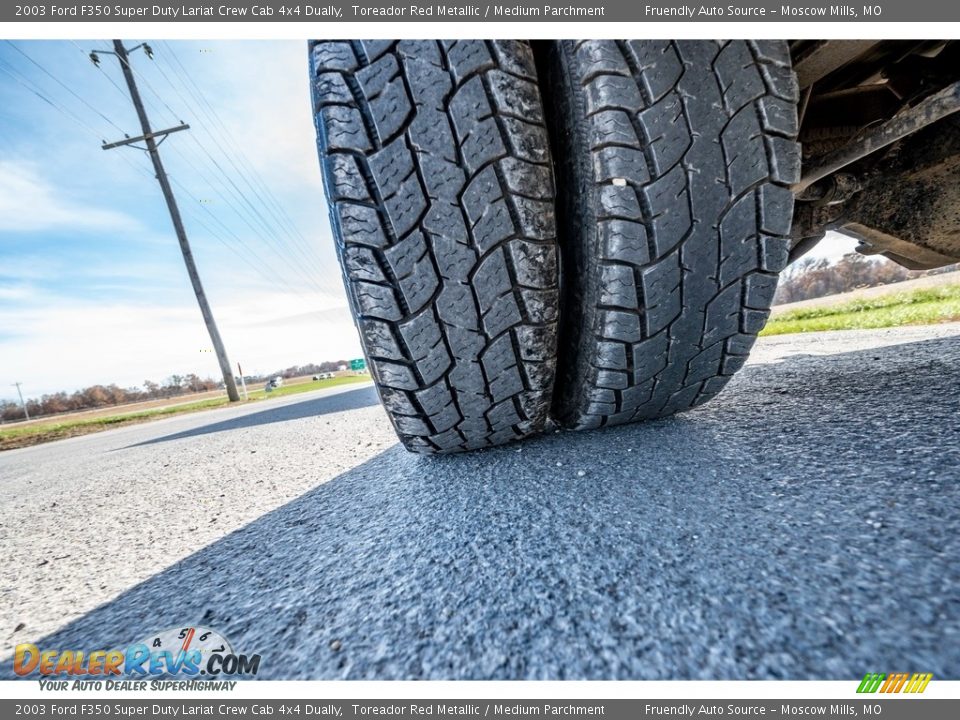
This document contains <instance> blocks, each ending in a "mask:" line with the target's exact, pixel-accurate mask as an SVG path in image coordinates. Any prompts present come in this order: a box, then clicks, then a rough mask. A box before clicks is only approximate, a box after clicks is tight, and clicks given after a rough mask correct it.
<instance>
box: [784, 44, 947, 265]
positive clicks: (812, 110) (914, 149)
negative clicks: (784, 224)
mask: <svg viewBox="0 0 960 720" xmlns="http://www.w3.org/2000/svg"><path fill="white" fill-rule="evenodd" d="M790 52H791V55H792V58H793V65H794V70H795V71H796V73H797V79H798V82H799V87H800V106H799V115H800V141H801V143H802V148H803V150H802V152H803V175H802V178H801V180H800V182H799V183H797V184H796V185H794V191H795V194H796V201H797V202H796V205H795V211H794V223H793V231H792V238H791V252H790V258H791V260H795V259H797V258H799V257H800V256H801V255H803V254H804V253H805V252H807V251H808V250H810V249H811V248H812V247H814V246H815V245H816V244H817V243H818V242H819V241H820V240H821V239H822V238H823V237H824V234H825V233H826V231H827V230H836V231H838V232H841V233H844V234H846V235H850V236H853V237H855V238H857V239H858V240H859V241H860V245H859V246H858V248H857V250H858V251H859V252H861V253H863V254H867V255H874V254H879V255H884V256H886V257H888V258H889V259H891V260H894V261H896V262H898V263H900V264H901V265H904V266H906V267H909V268H911V269H929V268H935V267H940V266H943V265H949V264H951V263H955V262H960V116H958V115H956V113H957V111H958V110H960V82H958V77H960V70H958V69H960V42H956V41H929V40H925V41H908V40H897V41H879V40H819V41H814V40H798V41H794V42H792V43H790Z"/></svg>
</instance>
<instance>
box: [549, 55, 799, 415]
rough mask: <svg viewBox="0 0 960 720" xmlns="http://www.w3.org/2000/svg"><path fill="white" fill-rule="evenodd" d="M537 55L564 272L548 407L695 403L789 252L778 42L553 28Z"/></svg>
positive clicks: (786, 120)
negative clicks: (623, 37) (549, 124)
mask: <svg viewBox="0 0 960 720" xmlns="http://www.w3.org/2000/svg"><path fill="white" fill-rule="evenodd" d="M546 58H547V59H546V74H547V80H546V81H545V85H544V87H551V88H553V90H552V91H551V92H550V93H549V95H550V96H549V97H548V103H549V104H551V105H552V110H553V114H552V117H553V118H554V123H560V124H561V125H560V126H557V127H554V128H553V130H554V133H553V134H554V142H555V147H554V155H555V158H556V162H557V175H558V185H559V187H560V188H561V197H560V208H559V213H558V223H559V227H560V228H561V245H562V247H563V252H564V267H565V269H566V270H565V272H566V273H567V280H565V290H564V298H563V303H564V324H563V327H562V329H561V347H563V348H565V349H566V352H565V354H564V355H563V356H562V357H561V358H560V369H559V371H558V389H557V393H556V396H555V400H554V413H555V415H556V416H557V418H558V420H559V421H560V422H561V423H563V424H564V425H566V426H568V427H573V428H592V427H600V426H604V425H612V424H618V423H623V422H631V421H635V420H641V419H647V418H655V417H661V416H664V415H669V414H671V413H674V412H677V411H681V410H684V409H687V408H689V407H692V406H695V405H698V404H700V403H703V402H705V401H707V400H709V399H710V398H712V397H714V396H715V395H716V394H717V393H718V392H719V391H720V390H721V389H722V388H723V387H724V385H725V384H726V383H727V382H728V380H729V379H730V377H731V376H732V375H733V374H734V373H735V372H736V371H737V370H738V369H739V368H740V367H741V366H742V365H743V364H744V362H745V360H746V358H747V355H748V353H749V351H750V348H751V346H752V345H753V342H754V340H755V339H756V335H757V333H758V332H759V331H760V329H761V328H762V327H763V325H764V323H765V321H766V318H767V316H768V313H769V307H770V304H771V302H772V300H773V294H774V291H775V289H776V283H777V274H778V273H779V271H780V270H781V269H782V268H783V267H784V266H785V264H786V261H787V250H788V247H789V240H788V235H789V231H790V222H791V219H792V208H793V196H792V193H791V191H790V189H789V186H790V184H791V183H793V182H795V181H796V180H797V179H798V176H799V169H800V153H799V146H798V145H797V143H796V142H795V140H796V134H797V110H796V107H797V99H798V98H797V96H798V90H797V83H796V80H795V78H794V75H793V72H792V71H791V66H790V61H789V51H788V49H787V46H786V43H783V42H780V41H749V42H748V41H731V42H718V41H666V40H664V41H650V40H638V41H583V42H574V41H558V42H556V43H552V44H551V45H550V47H549V49H548V51H547V55H546ZM564 231H567V233H568V234H567V235H566V236H564V234H563V233H564ZM571 275H572V276H573V277H570V276H571Z"/></svg>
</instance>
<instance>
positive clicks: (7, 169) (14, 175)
mask: <svg viewBox="0 0 960 720" xmlns="http://www.w3.org/2000/svg"><path fill="white" fill-rule="evenodd" d="M139 227H140V224H139V223H138V222H137V221H136V220H134V219H133V218H131V217H129V216H128V215H124V214H123V213H119V212H116V211H114V210H106V209H103V208H99V207H96V206H94V205H91V204H90V203H89V202H88V201H85V200H83V199H81V198H76V197H71V196H70V194H69V193H68V192H67V191H66V190H64V189H62V188H58V187H57V186H56V185H55V184H53V183H52V182H51V181H50V180H49V179H48V178H45V177H42V176H41V175H40V173H39V172H38V170H37V169H36V167H34V166H33V165H31V164H28V163H22V162H11V161H0V231H15V232H16V231H19V232H23V231H38V230H50V229H54V228H75V229H87V230H89V229H95V230H96V229H109V230H135V229H138V228H139Z"/></svg>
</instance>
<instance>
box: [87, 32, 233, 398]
mask: <svg viewBox="0 0 960 720" xmlns="http://www.w3.org/2000/svg"><path fill="white" fill-rule="evenodd" d="M141 48H143V51H144V52H145V53H146V55H147V57H150V58H152V57H153V50H152V49H151V48H150V46H149V45H147V44H146V43H141V44H140V45H137V46H136V47H133V48H130V49H129V50H127V48H125V47H124V45H123V42H122V41H120V40H114V41H113V51H112V52H111V51H110V50H102V51H100V52H102V53H105V54H110V55H116V56H117V59H118V60H119V61H120V68H121V69H122V70H123V77H124V79H125V80H126V81H127V88H128V89H129V91H130V99H131V100H132V101H133V107H134V108H135V109H136V111H137V116H138V117H139V118H140V127H141V129H142V130H143V135H141V136H139V137H134V138H131V137H127V138H126V139H124V140H120V141H118V142H114V143H105V144H104V145H103V149H104V150H110V149H112V148H115V147H120V146H123V145H132V144H133V143H135V142H140V141H141V140H142V141H143V142H144V143H145V144H146V146H147V147H146V150H147V152H148V153H149V155H150V160H151V161H152V162H153V169H154V171H155V172H156V175H157V181H158V182H159V183H160V189H161V190H162V191H163V198H164V200H166V201H167V209H168V210H169V211H170V219H171V220H172V221H173V229H174V231H175V232H176V234H177V240H178V241H179V242H180V252H181V253H182V254H183V262H184V264H185V265H186V266H187V274H188V275H190V283H191V284H192V285H193V292H194V294H195V295H196V296H197V304H198V305H200V313H201V314H202V315H203V322H204V323H206V326H207V332H208V333H210V341H211V342H212V343H213V349H214V350H215V351H216V353H217V362H219V364H220V372H221V373H222V374H223V383H224V385H225V386H226V388H227V396H228V397H229V398H230V402H237V401H238V400H240V394H239V393H238V392H237V382H236V380H235V378H234V376H233V369H232V368H231V366H230V360H229V359H228V358H227V350H226V348H225V347H224V345H223V340H222V339H221V338H220V331H219V330H217V323H216V321H215V320H214V319H213V311H212V310H211V309H210V303H208V302H207V295H206V293H205V292H204V291H203V285H202V284H201V282H200V275H199V273H198V272H197V264H196V263H195V262H194V260H193V252H192V251H191V250H190V243H189V242H188V241H187V232H186V230H184V227H183V219H182V218H181V217H180V209H179V208H178V207H177V200H176V198H175V197H174V195H173V188H171V187H170V179H169V178H168V177H167V173H166V172H165V171H164V169H163V162H162V161H161V160H160V152H159V150H158V149H157V146H158V144H159V143H157V138H158V137H159V138H160V142H163V141H164V140H165V139H166V138H167V136H168V135H169V134H171V133H174V132H179V131H181V130H187V129H189V127H190V126H189V125H185V124H181V125H178V126H177V127H173V128H168V129H166V130H159V131H157V132H154V131H153V130H151V128H150V120H149V119H148V118H147V111H146V109H145V108H144V106H143V100H142V99H141V98H140V91H139V90H138V89H137V83H136V80H134V77H133V70H132V69H131V67H130V53H131V52H133V51H135V50H139V49H141ZM90 59H91V60H92V61H93V63H94V64H95V65H99V64H100V58H99V55H98V54H97V52H96V51H95V52H92V53H90Z"/></svg>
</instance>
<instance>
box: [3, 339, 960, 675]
mask: <svg viewBox="0 0 960 720" xmlns="http://www.w3.org/2000/svg"><path fill="white" fill-rule="evenodd" d="M958 418H960V324H952V325H942V326H937V327H930V328H909V329H902V330H885V331H861V332H849V333H830V334H818V335H808V336H783V337H775V338H769V339H766V340H764V341H762V343H761V345H760V346H759V347H758V351H757V352H756V353H755V357H754V359H753V361H752V362H751V364H750V365H748V366H747V367H746V368H745V370H744V371H743V372H742V373H741V374H740V375H739V376H738V377H737V378H736V379H735V380H734V382H733V383H731V385H730V386H729V389H728V390H727V391H726V392H724V393H723V394H722V395H721V396H720V397H719V398H718V399H717V400H715V401H714V402H712V403H710V404H708V405H706V406H704V407H702V408H699V409H697V410H694V411H692V412H688V413H686V414H684V415H681V416H678V417H675V418H671V419H667V420H663V421H659V422H654V423H648V424H644V425H633V426H626V427H621V428H617V429H610V430H601V431H595V432H585V433H567V432H552V433H549V434H547V435H545V436H543V437H541V438H539V439H535V440H532V441H528V442H524V443H520V444H515V445H511V446H507V447H504V448H499V449H493V450H488V451H483V452H476V453H472V454H468V455H462V456H448V457H440V458H425V457H418V456H414V455H410V454H408V453H406V452H405V451H404V450H402V449H401V448H400V447H399V446H398V445H397V444H396V441H395V438H394V436H393V433H392V431H391V430H390V428H389V427H388V424H387V420H386V417H385V415H384V414H383V412H382V411H381V410H380V408H379V406H378V405H377V402H376V396H375V393H374V391H373V389H372V388H371V387H370V386H363V387H359V388H358V387H352V388H346V389H336V390H331V391H319V392H317V393H312V394H309V395H303V396H298V397H292V398H287V399H279V400H276V401H272V402H271V403H270V404H269V405H266V404H265V405H261V406H259V407H256V408H241V409H233V408H231V409H225V410H219V411H211V412H207V413H201V414H196V415H190V416H182V417H177V418H171V419H167V420H162V421H159V422H155V423H151V424H147V425H139V426H132V427H126V428H120V429H117V430H114V431H110V432H105V433H101V434H98V435H92V436H86V437H80V438H73V439H69V440H64V441H60V442H56V443H52V444H49V445H45V446H40V447H35V448H26V449H23V450H14V451H10V452H7V453H3V454H2V455H0V508H2V510H0V513H2V514H0V518H2V525H0V538H2V546H3V549H4V557H3V560H4V562H3V563H2V564H0V635H2V640H3V643H4V645H3V648H2V649H0V657H3V658H4V660H3V662H2V668H3V670H2V672H3V674H4V675H7V676H9V674H10V672H11V671H10V667H11V664H10V661H9V658H10V655H11V653H12V648H13V646H14V645H15V644H16V643H18V642H28V641H31V642H37V643H38V644H39V645H41V647H44V648H53V647H58V648H84V649H95V648H106V647H117V646H124V647H125V646H126V645H128V644H129V643H131V642H134V641H136V640H139V639H142V638H143V637H145V636H146V635H148V634H149V633H151V632H154V631H158V630H163V629H167V628H170V627H181V626H185V625H188V624H194V623H198V624H201V625H203V626H206V627H212V628H215V629H217V630H220V631H221V632H223V633H224V634H225V635H226V636H227V637H228V638H229V639H230V640H231V641H232V643H233V646H234V649H235V650H237V651H240V652H244V653H254V652H258V653H261V654H262V657H263V659H262V665H261V674H260V677H269V678H283V679H295V678H341V677H343V678H374V679H379V678H527V679H567V678H637V679H642V678H664V679H683V678H704V679H723V678H791V679H806V678H828V679H852V678H857V679H859V678H860V677H862V676H863V674H864V673H865V672H867V671H879V672H888V671H894V670H897V671H901V670H902V671H908V672H914V671H916V672H932V673H934V675H935V676H936V677H938V678H941V679H942V678H954V679H956V678H960V420H958Z"/></svg>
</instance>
